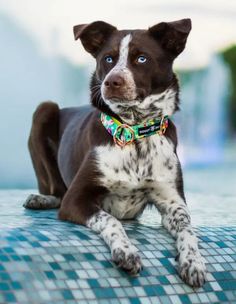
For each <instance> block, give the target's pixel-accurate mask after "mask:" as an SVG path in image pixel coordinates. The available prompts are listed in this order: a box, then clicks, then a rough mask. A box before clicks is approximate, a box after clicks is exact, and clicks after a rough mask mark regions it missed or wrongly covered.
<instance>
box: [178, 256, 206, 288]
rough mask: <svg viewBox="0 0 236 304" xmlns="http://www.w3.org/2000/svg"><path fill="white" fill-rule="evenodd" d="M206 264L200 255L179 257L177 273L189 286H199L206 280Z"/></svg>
mask: <svg viewBox="0 0 236 304" xmlns="http://www.w3.org/2000/svg"><path fill="white" fill-rule="evenodd" d="M206 273H207V271H206V266H205V263H204V261H203V258H202V257H201V255H197V256H193V255H191V256H189V257H185V258H183V259H181V255H180V258H179V275H180V277H181V278H182V280H183V281H184V282H185V283H186V284H188V285H190V286H191V287H201V286H203V284H204V283H205V281H206Z"/></svg>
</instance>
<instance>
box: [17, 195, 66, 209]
mask: <svg viewBox="0 0 236 304" xmlns="http://www.w3.org/2000/svg"><path fill="white" fill-rule="evenodd" d="M23 207H25V208H27V209H54V208H59V207H60V199H59V198H57V197H55V196H52V195H42V194H40V195H38V194H30V195H29V196H28V198H27V199H26V201H25V202H24V204H23Z"/></svg>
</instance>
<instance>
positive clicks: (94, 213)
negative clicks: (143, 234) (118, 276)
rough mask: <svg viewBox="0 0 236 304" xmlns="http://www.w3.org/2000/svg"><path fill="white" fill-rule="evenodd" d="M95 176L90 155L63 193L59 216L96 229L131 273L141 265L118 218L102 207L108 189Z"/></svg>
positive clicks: (135, 272)
mask: <svg viewBox="0 0 236 304" xmlns="http://www.w3.org/2000/svg"><path fill="white" fill-rule="evenodd" d="M99 176H100V175H99V171H98V169H97V167H96V162H95V160H94V158H93V157H89V158H88V159H87V161H86V162H84V164H83V166H82V167H81V168H80V170H79V172H78V173H77V175H76V176H75V178H74V180H73V182H72V184H71V185H70V187H69V189H68V191H67V192H66V194H65V196H64V197H63V200H62V204H61V208H60V210H59V218H60V219H61V220H67V221H72V222H74V223H78V224H82V225H85V226H87V227H89V228H91V229H92V230H93V231H95V232H97V233H100V235H101V237H102V238H103V239H104V241H105V242H106V244H107V245H108V246H109V247H110V250H111V254H112V259H113V261H114V262H115V263H116V264H117V265H118V266H119V267H121V268H123V269H125V270H126V271H128V272H129V273H131V274H133V275H135V274H137V273H139V271H140V270H141V268H142V264H141V259H140V257H139V255H138V253H137V249H136V248H135V247H134V245H132V244H131V242H130V240H129V238H128V236H127V235H126V233H125V231H124V228H123V227H122V224H121V222H120V221H118V220H117V219H116V218H115V217H113V216H112V215H110V214H108V213H106V212H105V211H103V210H102V201H103V198H104V196H105V195H106V194H107V193H108V192H109V191H108V190H107V188H106V187H104V186H103V185H102V184H101V183H100V179H99Z"/></svg>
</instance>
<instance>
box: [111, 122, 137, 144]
mask: <svg viewBox="0 0 236 304" xmlns="http://www.w3.org/2000/svg"><path fill="white" fill-rule="evenodd" d="M125 129H127V130H129V132H130V134H131V138H130V139H129V140H127V139H126V138H125V136H123V138H122V139H121V138H119V135H118V132H119V131H120V130H121V132H120V135H122V131H123V130H125ZM117 135H118V136H117ZM134 139H135V134H134V130H133V129H132V128H131V127H130V126H129V125H127V124H121V125H119V126H118V127H117V128H116V130H115V133H114V135H113V140H114V142H115V144H116V145H118V146H120V147H124V146H126V145H130V144H132V142H133V141H134Z"/></svg>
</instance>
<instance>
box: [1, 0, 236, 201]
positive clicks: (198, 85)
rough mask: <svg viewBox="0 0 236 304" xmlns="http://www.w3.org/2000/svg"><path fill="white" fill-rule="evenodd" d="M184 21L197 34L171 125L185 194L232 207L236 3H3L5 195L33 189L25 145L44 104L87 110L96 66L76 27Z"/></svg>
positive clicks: (180, 68) (182, 64) (181, 69)
mask: <svg viewBox="0 0 236 304" xmlns="http://www.w3.org/2000/svg"><path fill="white" fill-rule="evenodd" d="M186 17H188V18H191V19H192V23H193V30H192V32H191V34H190V37H189V40H188V43H187V47H186V50H185V51H184V53H183V54H182V55H181V56H180V57H179V58H178V59H177V60H176V64H175V70H176V73H177V74H178V75H179V79H180V83H181V87H182V89H181V112H179V113H177V114H176V115H175V118H174V119H175V121H176V123H177V125H178V128H179V130H178V133H179V155H180V158H181V160H182V163H183V165H184V173H185V183H186V187H187V190H190V192H191V193H192V194H193V193H196V194H197V193H198V194H199V193H201V194H202V195H205V194H207V195H210V199H211V201H214V200H216V196H214V195H215V193H217V195H218V201H219V203H220V201H221V198H222V196H223V195H224V198H225V199H226V200H228V201H227V202H228V205H232V204H234V205H235V198H236V187H235V185H236V145H235V141H236V30H235V29H236V1H235V0H227V1H223V0H214V1H213V0H208V1H205V0H204V1H203V0H196V1H191V2H190V1H188V0H145V1H144V0H129V1H126V0H119V1H113V0H109V1H108V0H100V1H92V0H87V1H78V0H70V1H66V0H41V1H32V0H21V1H18V0H0V37H1V42H0V44H1V47H0V71H1V72H0V104H1V110H0V130H1V132H0V147H1V149H0V188H2V189H11V188H14V189H28V188H36V186H37V185H36V180H35V176H34V172H33V169H32V165H31V161H30V158H29V153H28V150H27V139H28V134H29V130H30V125H31V117H32V113H33V111H34V109H35V107H36V106H37V105H38V104H39V103H40V102H41V101H44V100H48V99H50V100H53V101H56V102H58V103H59V105H60V106H61V107H64V106H75V105H82V104H85V103H88V101H89V90H88V83H89V78H90V76H91V72H92V71H93V69H94V66H95V62H94V60H93V59H92V57H90V55H89V54H87V53H86V52H85V51H84V50H83V49H82V47H81V45H80V42H78V41H77V42H75V41H74V38H73V32H72V27H73V26H74V25H76V24H80V23H89V22H91V21H95V20H104V21H107V22H110V23H112V24H114V25H116V26H117V27H118V28H120V29H122V28H147V27H148V26H151V25H154V24H156V23H158V22H161V21H173V20H178V19H181V18H186ZM219 195H222V196H220V198H219ZM190 196H191V194H190ZM192 196H194V195H192ZM194 197H196V196H194ZM197 199H198V200H201V197H200V198H199V197H197Z"/></svg>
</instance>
